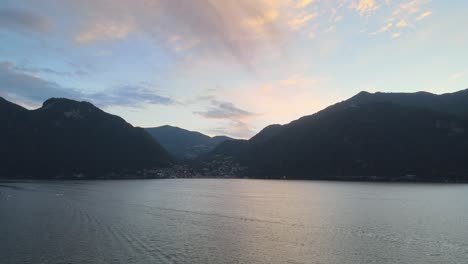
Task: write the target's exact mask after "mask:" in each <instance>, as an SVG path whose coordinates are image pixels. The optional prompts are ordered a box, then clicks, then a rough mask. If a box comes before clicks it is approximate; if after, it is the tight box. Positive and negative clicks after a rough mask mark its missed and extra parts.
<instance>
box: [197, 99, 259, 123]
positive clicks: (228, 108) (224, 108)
mask: <svg viewBox="0 0 468 264" xmlns="http://www.w3.org/2000/svg"><path fill="white" fill-rule="evenodd" d="M194 114H197V115H201V116H203V117H205V118H208V119H231V120H235V119H242V118H246V117H250V116H253V115H254V114H253V113H251V112H249V111H246V110H243V109H240V108H238V107H236V106H235V105H234V104H232V103H230V102H222V101H217V100H212V101H211V107H210V108H209V109H208V110H206V111H202V112H194Z"/></svg>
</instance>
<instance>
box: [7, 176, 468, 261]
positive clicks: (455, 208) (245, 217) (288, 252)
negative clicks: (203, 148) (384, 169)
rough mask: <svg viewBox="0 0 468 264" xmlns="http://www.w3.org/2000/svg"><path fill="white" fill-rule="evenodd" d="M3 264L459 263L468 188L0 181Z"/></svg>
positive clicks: (466, 250)
mask: <svg viewBox="0 0 468 264" xmlns="http://www.w3.org/2000/svg"><path fill="white" fill-rule="evenodd" d="M0 213H1V217H0V256H1V263H4V264H12V263H389V264H390V263H392V264H393V263H466V259H467V256H468V185H446V184H378V183H339V182H314V181H261V180H239V179H236V180H216V179H203V180H201V179H200V180H186V179H185V180H145V181H143V180H141V181H80V182H71V181H69V182H45V181H44V182H41V181H37V182H22V183H15V182H3V183H0Z"/></svg>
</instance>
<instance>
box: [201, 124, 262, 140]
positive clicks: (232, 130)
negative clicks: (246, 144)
mask: <svg viewBox="0 0 468 264" xmlns="http://www.w3.org/2000/svg"><path fill="white" fill-rule="evenodd" d="M210 132H212V133H214V134H216V135H228V136H231V137H234V138H244V139H248V138H250V137H252V136H253V135H255V131H253V130H252V128H251V127H250V125H249V124H247V123H245V122H242V121H229V122H228V123H227V124H225V125H224V126H219V127H217V128H213V129H211V130H210Z"/></svg>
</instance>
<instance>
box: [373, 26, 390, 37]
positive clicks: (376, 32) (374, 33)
mask: <svg viewBox="0 0 468 264" xmlns="http://www.w3.org/2000/svg"><path fill="white" fill-rule="evenodd" d="M392 27H393V23H388V24H387V25H385V26H383V27H381V28H379V29H378V30H377V31H375V32H372V33H371V35H377V34H380V33H383V32H386V31H388V30H389V29H390V28H392Z"/></svg>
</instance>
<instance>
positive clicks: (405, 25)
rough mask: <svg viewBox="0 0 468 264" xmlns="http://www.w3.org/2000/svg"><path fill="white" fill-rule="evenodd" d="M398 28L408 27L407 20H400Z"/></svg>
mask: <svg viewBox="0 0 468 264" xmlns="http://www.w3.org/2000/svg"><path fill="white" fill-rule="evenodd" d="M396 26H397V27H407V26H409V24H408V22H406V21H405V20H403V19H402V20H400V21H399V22H398V23H397V24H396Z"/></svg>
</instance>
